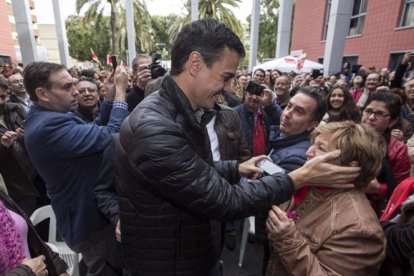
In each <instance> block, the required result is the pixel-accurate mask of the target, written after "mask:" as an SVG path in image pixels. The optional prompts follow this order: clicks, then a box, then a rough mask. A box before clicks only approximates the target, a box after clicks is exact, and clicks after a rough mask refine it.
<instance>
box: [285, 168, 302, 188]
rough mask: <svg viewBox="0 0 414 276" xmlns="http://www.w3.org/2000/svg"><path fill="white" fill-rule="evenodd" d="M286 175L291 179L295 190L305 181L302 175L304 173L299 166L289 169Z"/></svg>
mask: <svg viewBox="0 0 414 276" xmlns="http://www.w3.org/2000/svg"><path fill="white" fill-rule="evenodd" d="M288 176H289V177H290V179H291V180H292V183H293V185H294V186H295V190H297V189H300V188H302V187H303V186H305V183H306V179H305V177H304V176H305V174H304V173H302V170H301V168H299V169H297V170H294V171H291V172H290V173H288Z"/></svg>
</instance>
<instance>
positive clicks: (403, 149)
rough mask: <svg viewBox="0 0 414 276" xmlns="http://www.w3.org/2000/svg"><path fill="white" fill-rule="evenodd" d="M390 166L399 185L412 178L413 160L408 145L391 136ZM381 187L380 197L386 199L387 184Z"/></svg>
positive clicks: (389, 146)
mask: <svg viewBox="0 0 414 276" xmlns="http://www.w3.org/2000/svg"><path fill="white" fill-rule="evenodd" d="M388 164H389V165H390V167H391V170H392V175H393V176H394V179H395V181H396V182H397V184H399V183H400V182H401V181H403V180H404V179H406V178H407V177H409V176H410V169H411V160H410V157H409V156H408V149H407V145H406V144H404V142H402V141H400V140H398V139H396V138H395V137H394V136H391V138H390V143H389V144H388ZM380 185H381V188H380V192H379V197H380V198H385V197H386V195H387V184H386V183H380Z"/></svg>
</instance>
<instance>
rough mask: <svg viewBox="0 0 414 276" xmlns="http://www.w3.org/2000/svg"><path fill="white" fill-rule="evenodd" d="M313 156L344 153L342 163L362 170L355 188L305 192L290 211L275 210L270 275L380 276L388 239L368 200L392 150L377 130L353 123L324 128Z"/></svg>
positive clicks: (314, 136)
mask: <svg viewBox="0 0 414 276" xmlns="http://www.w3.org/2000/svg"><path fill="white" fill-rule="evenodd" d="M312 140H313V141H314V144H313V145H312V146H311V147H310V148H309V149H308V151H307V156H308V158H314V157H315V156H318V155H321V154H323V153H326V152H330V151H334V150H336V149H340V150H341V156H340V158H339V159H338V160H337V161H336V162H337V163H338V164H341V165H349V166H360V167H361V174H360V176H359V177H358V178H357V179H356V180H355V183H354V185H355V187H354V188H349V189H330V188H324V189H322V188H308V187H305V188H302V189H301V190H298V191H297V192H296V193H295V195H294V199H293V200H292V202H291V204H290V205H291V206H290V207H289V208H288V212H284V211H282V210H281V209H280V208H278V207H277V206H273V208H272V210H270V211H269V218H268V221H267V228H268V231H269V239H270V240H271V249H272V251H273V252H272V256H271V259H270V262H269V266H268V270H267V275H375V274H377V273H378V270H379V267H380V265H381V263H382V261H383V259H384V257H385V243H386V242H385V237H384V234H383V232H382V229H381V226H380V224H379V222H378V219H377V216H376V214H375V212H374V211H373V209H372V208H371V206H370V202H369V201H368V199H367V198H366V196H365V191H364V189H365V187H366V186H367V185H368V183H369V182H370V181H371V180H372V179H373V178H374V177H375V176H376V175H377V173H378V171H379V170H380V168H381V164H382V163H381V160H382V158H383V156H384V155H385V152H386V146H385V142H384V140H383V138H382V137H380V136H378V135H376V134H375V133H374V132H373V131H372V130H371V129H369V128H368V127H366V126H363V125H361V124H357V123H355V122H352V121H344V122H334V123H328V124H326V125H321V126H318V127H317V128H316V129H315V130H314V132H313V133H312Z"/></svg>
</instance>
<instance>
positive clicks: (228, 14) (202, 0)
mask: <svg viewBox="0 0 414 276" xmlns="http://www.w3.org/2000/svg"><path fill="white" fill-rule="evenodd" d="M239 4H240V0H199V3H198V16H199V18H200V19H206V18H214V19H216V20H218V21H220V22H222V23H224V24H225V25H226V26H227V27H229V28H230V29H232V30H233V31H234V32H235V33H236V34H237V35H238V36H239V37H240V38H241V39H243V37H244V32H243V28H242V26H241V24H240V21H239V20H238V19H237V18H236V16H235V15H234V13H233V12H232V11H231V10H230V9H229V8H230V7H234V8H238V7H239ZM185 9H186V14H187V15H186V16H185V17H181V18H178V20H176V21H175V22H174V24H172V25H171V26H170V28H169V29H168V34H169V36H170V40H171V41H174V40H175V39H176V38H177V35H178V33H179V32H180V30H181V29H182V27H183V26H184V25H186V24H188V23H190V22H191V0H187V1H186V3H185Z"/></svg>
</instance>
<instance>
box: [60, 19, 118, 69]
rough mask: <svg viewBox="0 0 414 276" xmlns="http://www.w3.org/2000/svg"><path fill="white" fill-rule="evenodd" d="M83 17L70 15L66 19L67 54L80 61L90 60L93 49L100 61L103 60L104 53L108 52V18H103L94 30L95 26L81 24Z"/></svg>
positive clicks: (109, 47) (109, 48) (104, 57)
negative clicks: (98, 28)
mask: <svg viewBox="0 0 414 276" xmlns="http://www.w3.org/2000/svg"><path fill="white" fill-rule="evenodd" d="M82 20H83V18H82V17H80V16H77V15H72V16H70V17H69V18H68V19H67V20H66V31H67V37H68V43H69V54H70V56H71V57H74V58H76V59H78V60H80V61H86V60H91V59H92V58H91V50H90V49H93V50H94V51H95V53H96V55H97V56H98V58H99V59H100V61H101V62H103V63H104V62H105V59H106V55H107V54H108V53H110V51H111V46H110V43H109V42H110V33H111V32H110V28H109V18H108V17H106V18H103V19H102V21H101V26H100V30H99V31H96V28H95V26H93V25H85V26H84V27H80V26H82Z"/></svg>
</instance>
